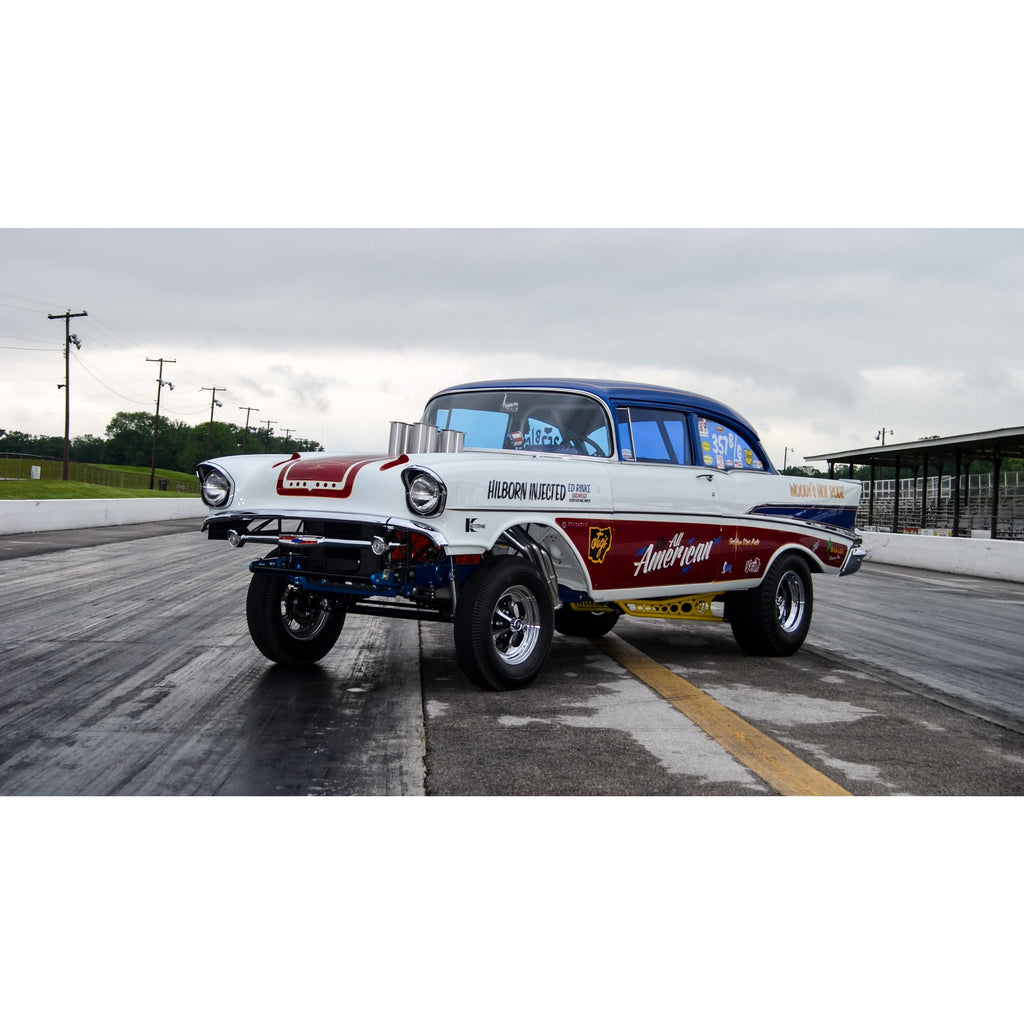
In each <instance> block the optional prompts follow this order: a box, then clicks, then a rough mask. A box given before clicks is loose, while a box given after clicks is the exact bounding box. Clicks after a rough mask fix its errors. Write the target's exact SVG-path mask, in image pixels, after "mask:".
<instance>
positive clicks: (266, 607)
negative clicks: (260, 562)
mask: <svg viewBox="0 0 1024 1024" xmlns="http://www.w3.org/2000/svg"><path fill="white" fill-rule="evenodd" d="M245 618H246V621H247V622H248V624H249V635H250V636H251V637H252V640H253V643H254V644H256V646H257V647H258V648H259V649H260V652H261V653H262V654H264V655H265V656H266V657H268V658H269V659H270V660H271V661H276V662H277V663H278V664H279V665H309V664H312V663H313V662H315V661H319V660H320V659H321V658H322V657H323V656H324V655H325V654H327V652H328V651H330V649H331V648H332V647H333V646H334V645H335V643H337V640H338V637H339V635H340V634H341V628H342V626H344V625H345V613H344V611H342V610H341V609H340V608H338V607H336V606H335V605H334V604H333V603H332V602H331V600H330V599H329V598H327V597H325V596H324V595H322V594H314V593H310V591H308V590H303V589H302V588H301V587H296V586H295V585H294V584H293V583H289V582H288V581H287V580H286V579H285V578H284V577H282V576H271V575H269V574H268V573H259V572H258V573H254V574H253V577H252V579H251V580H250V581H249V593H248V595H247V597H246V601H245Z"/></svg>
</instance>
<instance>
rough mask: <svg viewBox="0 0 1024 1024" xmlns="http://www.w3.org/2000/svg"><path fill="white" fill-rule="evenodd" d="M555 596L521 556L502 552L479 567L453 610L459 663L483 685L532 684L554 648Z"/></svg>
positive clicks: (516, 686) (487, 687) (498, 687)
mask: <svg viewBox="0 0 1024 1024" xmlns="http://www.w3.org/2000/svg"><path fill="white" fill-rule="evenodd" d="M552 618H553V616H552V608H551V596H550V594H549V592H548V588H547V585H546V584H545V583H544V580H543V579H541V576H540V573H539V572H537V570H536V569H535V568H534V567H533V565H531V564H530V563H529V562H528V561H526V560H525V559H523V558H518V557H514V556H500V557H497V558H492V559H490V560H488V561H486V562H484V564H483V565H482V566H481V567H480V568H479V569H477V571H476V572H475V573H473V575H472V576H470V578H469V580H468V581H467V582H466V585H465V587H464V588H463V589H462V592H461V593H460V594H459V602H458V605H457V606H456V609H455V654H456V657H457V659H458V662H459V668H461V669H462V671H463V672H465V673H466V675H467V676H469V678H470V679H471V680H472V681H473V682H474V683H475V684H476V685H477V686H479V687H480V688H481V689H484V690H519V689H522V688H523V687H524V686H529V684H530V683H531V682H532V681H533V679H534V677H535V676H536V675H537V673H538V672H539V671H540V669H541V666H542V665H543V664H544V660H545V659H546V658H547V655H548V651H549V650H550V648H551V637H552V632H553V625H552Z"/></svg>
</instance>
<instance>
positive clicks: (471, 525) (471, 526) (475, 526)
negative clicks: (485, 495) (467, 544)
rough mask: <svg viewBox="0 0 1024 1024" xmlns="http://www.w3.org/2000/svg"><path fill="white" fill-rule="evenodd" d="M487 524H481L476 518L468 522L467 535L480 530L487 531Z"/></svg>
mask: <svg viewBox="0 0 1024 1024" xmlns="http://www.w3.org/2000/svg"><path fill="white" fill-rule="evenodd" d="M486 529H487V524H486V523H481V522H480V520H479V519H477V518H476V516H473V517H471V518H469V519H467V520H466V533H476V532H477V531H478V530H486Z"/></svg>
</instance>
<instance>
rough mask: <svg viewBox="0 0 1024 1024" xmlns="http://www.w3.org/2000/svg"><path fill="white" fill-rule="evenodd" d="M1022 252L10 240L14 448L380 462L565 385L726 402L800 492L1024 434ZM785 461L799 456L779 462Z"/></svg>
mask: <svg viewBox="0 0 1024 1024" xmlns="http://www.w3.org/2000/svg"><path fill="white" fill-rule="evenodd" d="M1022 280H1024V233H1022V232H1020V231H1010V230H1004V231H999V230H967V231H964V230H952V231H939V230H917V231H901V230H874V231H869V230H750V231H744V230H604V231H601V230H525V229H522V230H469V229H462V230H213V229H206V230H171V229H155V230H141V229H134V230H132V229H125V230H85V229H77V230H52V229H46V230H42V229H8V230H3V231H0V367H2V370H0V426H2V427H5V428H7V429H11V430H13V429H18V430H23V431H26V432H28V433H39V434H63V427H64V423H63V393H62V392H61V391H59V390H58V389H57V384H58V383H60V382H61V381H62V380H63V374H64V365H63V357H62V346H63V333H64V323H63V321H60V320H58V321H51V320H49V319H47V314H49V313H63V312H64V311H65V310H67V309H70V310H71V311H72V312H79V311H81V310H83V309H84V310H86V311H88V313H89V316H88V317H80V318H77V319H74V320H72V321H71V328H72V330H73V331H74V333H76V334H77V335H78V337H79V339H80V340H81V342H82V347H81V350H78V349H74V348H73V349H72V360H71V381H72V390H71V395H72V421H71V432H72V436H76V435H79V434H85V433H92V434H97V435H101V436H102V434H103V433H104V430H105V428H106V425H107V423H108V421H109V420H110V418H111V416H112V415H113V414H114V413H115V412H117V411H121V410H128V411H136V410H142V411H147V412H152V411H153V409H154V404H155V399H156V378H157V366H156V365H155V364H152V363H148V362H146V360H147V358H148V359H154V358H158V357H161V356H162V357H164V358H166V359H168V360H171V359H173V360H176V362H175V363H174V364H173V365H171V364H167V365H166V366H165V371H164V379H165V380H170V381H172V382H173V383H174V385H175V390H174V391H173V392H169V391H168V390H167V389H165V390H164V391H163V394H162V399H161V412H164V413H166V414H167V415H168V416H170V417H172V418H175V419H182V420H186V421H187V422H189V423H201V422H205V421H206V420H208V418H209V413H210V397H211V394H210V392H203V391H201V390H200V389H201V388H204V387H207V388H209V387H218V388H226V389H227V391H226V392H224V393H218V398H220V399H221V400H223V402H224V406H223V408H222V409H220V410H218V412H217V415H218V418H223V419H227V420H230V421H232V422H236V423H243V422H244V420H245V415H246V414H245V412H244V411H242V410H241V409H240V407H242V406H253V407H256V409H258V412H253V413H252V422H253V423H254V424H255V423H256V422H257V421H265V420H268V419H269V420H272V421H274V423H275V430H276V431H278V432H279V433H283V432H284V430H285V429H287V428H290V429H291V430H292V431H293V433H294V434H296V435H298V436H302V437H309V438H312V439H315V440H317V441H320V442H321V443H322V444H324V445H325V446H326V447H328V448H330V449H340V450H358V451H363V450H376V449H380V448H381V446H385V445H386V442H387V432H388V423H389V421H390V420H392V419H405V420H411V419H415V418H417V416H418V414H419V412H420V411H421V409H422V406H423V404H424V402H425V400H426V399H427V398H428V397H429V396H430V395H431V394H432V393H433V391H435V390H436V389H439V388H441V387H444V386H446V385H448V384H453V383H458V382H461V381H465V380H476V379H481V378H487V377H495V376H520V375H532V374H552V375H561V376H571V375H580V376H595V377H611V378H617V379H626V380H638V381H649V382H654V383H664V384H668V385H671V386H674V387H680V388H684V389H689V390H694V391H698V392H702V393H705V394H709V395H712V396H714V397H716V398H719V399H721V400H723V401H725V402H726V403H728V404H730V405H732V406H733V407H734V408H736V409H737V410H738V411H740V412H741V413H742V414H744V415H745V416H746V417H747V418H748V419H750V420H751V421H752V422H753V424H754V425H755V427H756V429H757V430H758V431H759V433H760V435H761V437H762V440H763V441H764V442H765V444H766V446H767V448H768V452H769V455H770V456H771V458H772V459H773V460H774V461H775V462H776V463H777V464H778V465H779V466H780V467H781V465H782V463H783V461H784V458H785V459H787V460H788V461H789V462H793V461H794V460H797V461H799V460H801V459H802V458H803V457H804V456H807V455H814V454H819V453H822V452H829V451H836V450H842V449H845V448H850V447H856V446H861V445H868V444H872V443H874V439H875V435H876V433H877V432H878V431H879V430H880V429H881V428H883V427H884V428H886V430H887V431H892V435H891V436H892V439H893V440H896V441H911V440H914V439H916V438H919V437H922V436H926V435H931V434H955V433H963V432H968V431H974V430H988V429H994V428H998V427H1006V426H1019V425H1021V424H1024V363H1022V360H1021V355H1020V353H1021V351H1022V346H1021V342H1022V325H1024V289H1022V288H1021V282H1022ZM786 448H789V449H792V450H793V451H794V452H795V455H794V454H792V453H785V452H784V449H786Z"/></svg>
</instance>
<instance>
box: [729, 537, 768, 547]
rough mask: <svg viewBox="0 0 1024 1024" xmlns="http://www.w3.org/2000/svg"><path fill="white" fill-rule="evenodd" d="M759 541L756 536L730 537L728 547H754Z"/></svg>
mask: <svg viewBox="0 0 1024 1024" xmlns="http://www.w3.org/2000/svg"><path fill="white" fill-rule="evenodd" d="M760 543H761V542H760V541H759V540H758V539H757V537H730V538H729V547H731V548H756V547H757V546H758V544H760Z"/></svg>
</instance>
